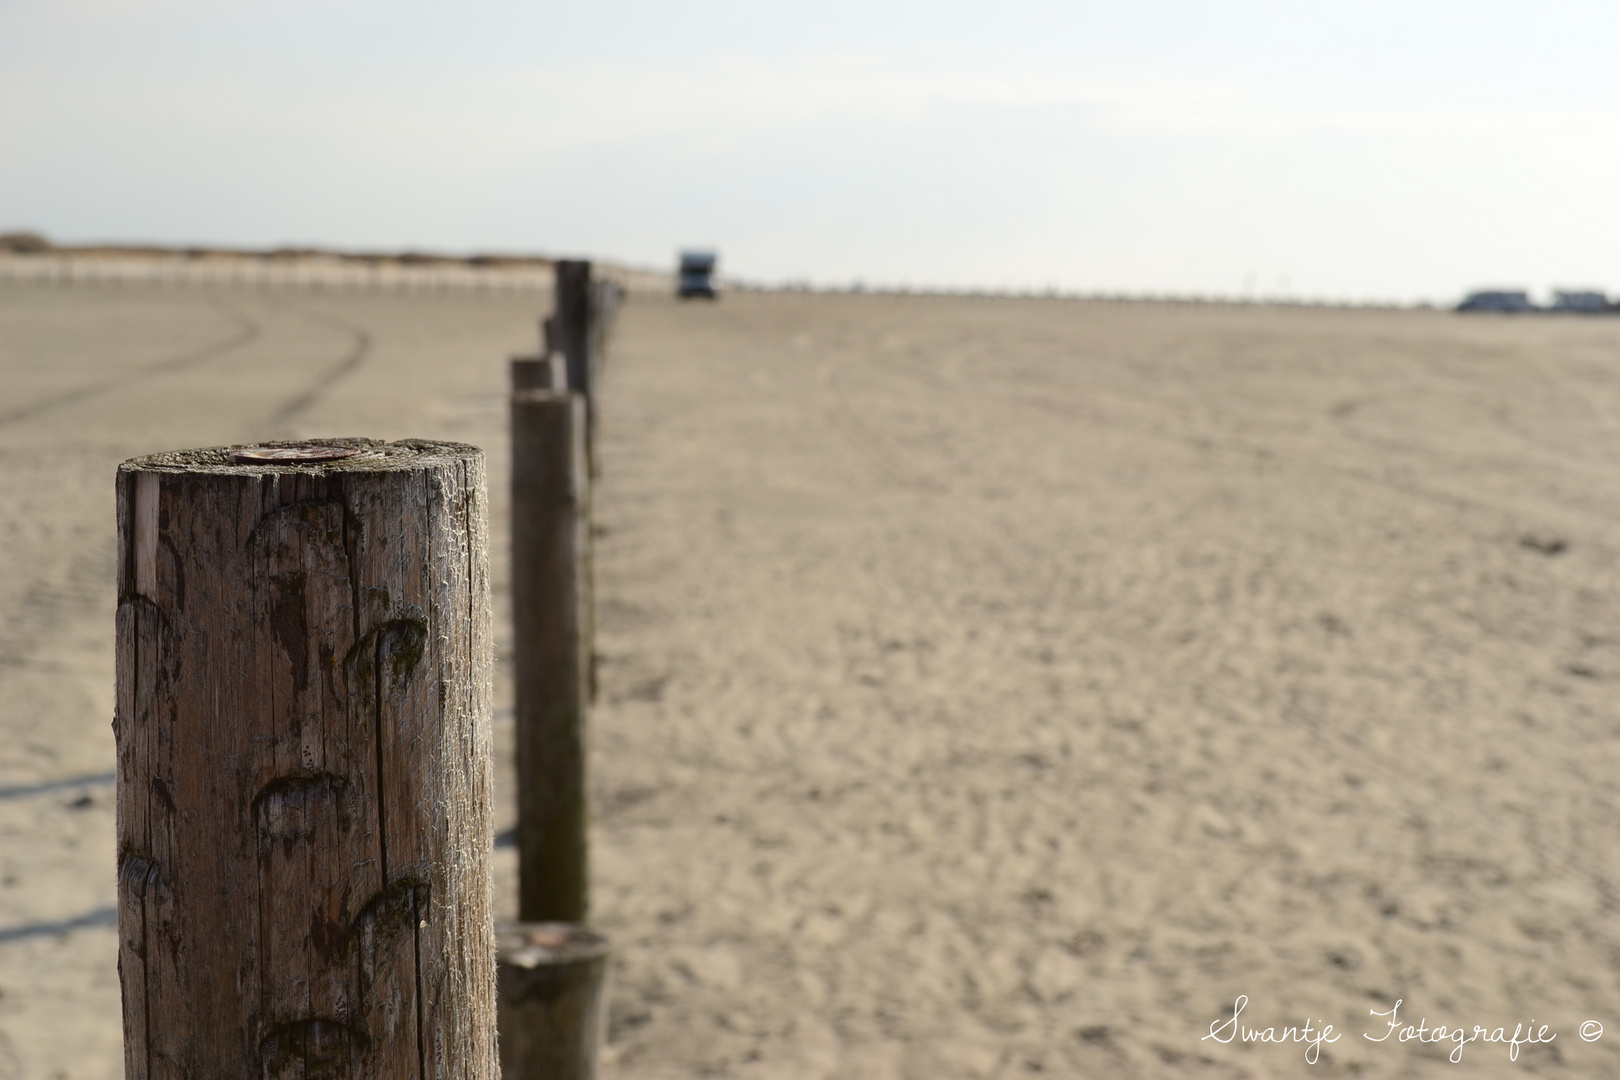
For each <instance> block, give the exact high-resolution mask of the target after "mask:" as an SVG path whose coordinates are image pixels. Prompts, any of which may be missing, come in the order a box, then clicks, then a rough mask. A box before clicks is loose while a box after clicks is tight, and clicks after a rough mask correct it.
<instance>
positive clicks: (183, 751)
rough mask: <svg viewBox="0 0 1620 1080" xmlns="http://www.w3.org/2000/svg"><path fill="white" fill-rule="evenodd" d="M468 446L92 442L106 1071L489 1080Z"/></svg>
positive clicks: (474, 456)
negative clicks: (114, 754) (107, 647)
mask: <svg viewBox="0 0 1620 1080" xmlns="http://www.w3.org/2000/svg"><path fill="white" fill-rule="evenodd" d="M486 521H487V513H486V493H485V486H484V462H483V455H482V452H481V451H479V450H478V449H476V448H474V447H470V446H462V445H459V444H454V443H431V442H396V443H381V442H374V441H370V440H360V439H354V440H335V441H333V442H331V443H326V444H320V445H316V444H308V443H303V444H278V445H276V446H274V447H257V448H240V447H238V448H216V449H209V450H188V451H179V452H175V453H167V454H154V455H151V456H149V457H144V458H137V459H135V460H133V461H128V462H125V463H124V464H123V465H122V466H121V467H120V468H119V470H118V537H119V549H118V551H119V560H118V597H119V604H118V620H117V621H118V654H117V672H118V679H117V713H116V718H115V720H114V727H115V730H116V735H117V742H118V862H119V866H118V871H119V872H118V899H119V918H118V927H119V934H120V945H119V972H120V977H121V981H122V984H123V1001H124V1047H125V1051H124V1053H125V1076H126V1077H129V1078H131V1080H135V1078H141V1080H146V1078H154V1080H155V1078H158V1077H204V1076H221V1077H224V1076H230V1077H246V1076H254V1077H275V1078H282V1077H285V1078H289V1080H290V1078H293V1077H298V1078H303V1077H313V1076H329V1077H367V1078H376V1080H394V1078H400V1077H412V1078H422V1080H427V1078H434V1080H440V1078H456V1080H495V1078H496V1077H498V1076H499V1071H498V1064H497V1049H496V1037H495V941H494V930H493V924H492V920H491V901H492V897H491V885H490V872H489V854H490V846H491V840H492V829H491V811H490V785H491V742H490V727H489V715H490V708H491V669H492V664H491V637H490V603H489V576H488V554H487V547H488V541H487V525H486Z"/></svg>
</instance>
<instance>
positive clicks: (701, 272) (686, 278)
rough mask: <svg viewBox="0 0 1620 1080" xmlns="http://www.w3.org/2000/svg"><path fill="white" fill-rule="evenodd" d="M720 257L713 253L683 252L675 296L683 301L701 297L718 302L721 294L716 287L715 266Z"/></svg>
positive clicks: (676, 280)
mask: <svg viewBox="0 0 1620 1080" xmlns="http://www.w3.org/2000/svg"><path fill="white" fill-rule="evenodd" d="M719 261H720V260H719V257H718V256H716V255H715V253H714V252H712V251H683V252H681V266H680V273H679V275H678V276H677V277H676V279H675V295H676V296H678V297H680V298H681V299H682V300H686V299H689V298H691V297H700V298H702V299H704V300H717V299H719V297H720V294H719V292H718V291H717V290H716V289H715V286H714V264H715V263H717V262H719Z"/></svg>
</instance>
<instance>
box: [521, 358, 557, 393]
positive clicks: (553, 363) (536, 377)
mask: <svg viewBox="0 0 1620 1080" xmlns="http://www.w3.org/2000/svg"><path fill="white" fill-rule="evenodd" d="M512 389H513V391H514V392H515V391H518V390H567V389H568V365H567V362H566V361H564V360H563V356H562V354H561V353H557V352H552V353H547V354H545V355H542V356H514V357H512Z"/></svg>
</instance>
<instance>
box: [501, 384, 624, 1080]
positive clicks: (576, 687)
mask: <svg viewBox="0 0 1620 1080" xmlns="http://www.w3.org/2000/svg"><path fill="white" fill-rule="evenodd" d="M561 361H562V356H561V354H552V355H551V357H549V358H546V359H541V358H538V357H515V358H514V359H513V361H512V387H513V390H512V620H513V652H514V661H515V662H514V665H513V666H514V673H515V679H516V698H517V700H516V710H515V712H516V717H515V719H516V727H517V781H518V826H517V847H518V894H519V895H518V912H519V918H520V919H521V920H523V921H521V922H518V923H514V924H510V925H507V926H503V927H501V928H500V931H499V934H498V940H499V951H498V971H499V985H500V1014H501V1023H500V1030H501V1036H500V1041H501V1062H502V1069H503V1070H504V1073H505V1076H506V1078H507V1080H590V1078H591V1077H593V1076H594V1075H595V1068H596V1052H597V1047H598V1045H599V1044H600V1042H601V1037H602V1030H601V1029H602V1018H603V1014H604V1010H605V1006H604V1004H603V1000H604V997H605V993H606V986H605V972H606V967H607V953H608V948H607V943H606V941H605V940H603V939H602V938H600V937H598V936H597V935H594V934H592V933H590V932H589V931H587V930H585V929H584V928H583V926H580V925H577V924H580V923H583V922H584V919H585V916H586V912H587V909H588V906H589V892H588V888H589V883H588V879H587V873H588V858H587V847H586V789H585V750H586V747H585V723H586V712H587V709H588V703H589V692H590V691H589V672H590V666H589V665H590V649H589V641H590V633H591V620H590V613H591V606H590V596H589V585H588V572H589V571H588V551H589V542H590V535H589V517H590V515H589V483H590V481H589V476H588V473H587V470H586V468H585V462H586V451H585V435H586V413H585V401H584V399H583V398H582V397H581V395H579V394H577V393H572V392H570V391H569V390H568V389H567V375H566V371H565V369H564V367H563V365H562V363H561ZM539 384H549V385H547V386H545V388H541V387H540V385H539ZM569 924H574V925H569Z"/></svg>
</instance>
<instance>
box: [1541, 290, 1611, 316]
mask: <svg viewBox="0 0 1620 1080" xmlns="http://www.w3.org/2000/svg"><path fill="white" fill-rule="evenodd" d="M1552 309H1553V310H1554V311H1578V312H1581V313H1582V314H1596V313H1597V312H1600V311H1608V310H1609V298H1608V297H1607V296H1604V295H1603V294H1602V293H1600V292H1598V291H1597V290H1596V289H1560V290H1558V291H1557V292H1555V293H1553V304H1552Z"/></svg>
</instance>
